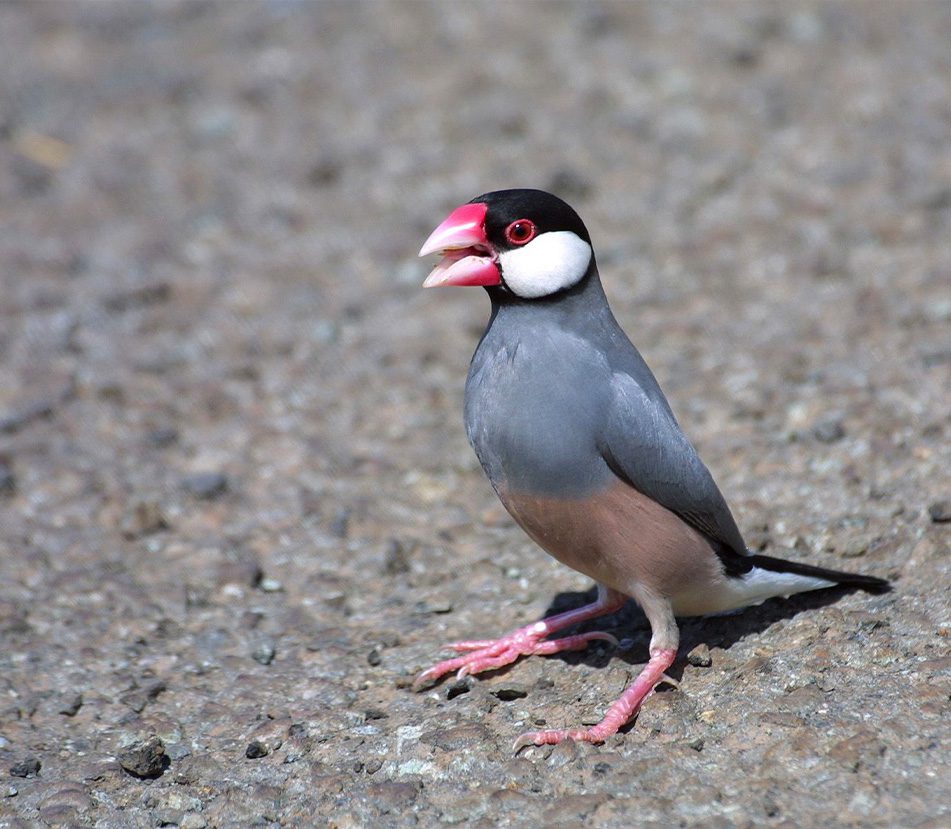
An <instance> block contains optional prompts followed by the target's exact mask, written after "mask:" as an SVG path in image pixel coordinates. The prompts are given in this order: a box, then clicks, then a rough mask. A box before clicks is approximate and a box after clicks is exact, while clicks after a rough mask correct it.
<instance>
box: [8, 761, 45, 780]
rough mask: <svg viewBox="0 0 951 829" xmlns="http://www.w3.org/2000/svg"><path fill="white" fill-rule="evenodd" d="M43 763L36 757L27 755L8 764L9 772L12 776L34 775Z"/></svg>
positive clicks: (38, 771)
mask: <svg viewBox="0 0 951 829" xmlns="http://www.w3.org/2000/svg"><path fill="white" fill-rule="evenodd" d="M42 767H43V764H42V763H41V762H40V761H39V760H38V759H37V758H36V757H27V758H26V759H25V760H20V762H19V763H14V764H13V765H12V766H10V774H12V775H13V776H14V777H36V776H37V775H38V774H39V773H40V769H41V768H42Z"/></svg>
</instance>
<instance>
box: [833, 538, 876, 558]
mask: <svg viewBox="0 0 951 829" xmlns="http://www.w3.org/2000/svg"><path fill="white" fill-rule="evenodd" d="M836 546H837V547H838V552H839V554H840V555H843V556H845V557H846V558H858V557H859V556H864V555H865V554H866V553H867V552H868V549H869V547H871V546H872V537H871V536H868V535H866V534H864V533H858V534H855V535H851V536H849V537H848V538H846V539H845V540H844V541H843V542H841V543H840V544H837V545H836Z"/></svg>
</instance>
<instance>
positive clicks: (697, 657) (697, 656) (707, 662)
mask: <svg viewBox="0 0 951 829" xmlns="http://www.w3.org/2000/svg"><path fill="white" fill-rule="evenodd" d="M687 662H688V663H689V664H690V665H693V666H694V667H695V668H709V667H710V666H711V665H712V664H713V657H711V656H710V646H709V645H707V644H706V643H704V642H701V643H700V644H699V645H697V647H695V648H694V649H693V650H691V651H690V653H688V654H687Z"/></svg>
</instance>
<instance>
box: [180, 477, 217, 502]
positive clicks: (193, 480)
mask: <svg viewBox="0 0 951 829" xmlns="http://www.w3.org/2000/svg"><path fill="white" fill-rule="evenodd" d="M182 487H183V488H184V489H185V491H186V492H187V493H188V494H189V495H193V496H194V497H195V498H202V499H205V500H210V499H212V498H218V497H219V496H221V495H224V494H225V493H226V492H227V491H228V478H227V476H226V475H225V474H224V473H223V472H196V473H195V474H193V475H186V476H185V477H184V478H183V479H182Z"/></svg>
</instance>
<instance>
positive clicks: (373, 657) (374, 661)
mask: <svg viewBox="0 0 951 829" xmlns="http://www.w3.org/2000/svg"><path fill="white" fill-rule="evenodd" d="M382 661H383V657H382V656H381V655H380V651H379V649H378V648H373V650H371V651H370V652H369V653H368V654H367V663H368V664H369V665H373V666H374V667H376V666H377V665H379V664H380V663H381V662H382Z"/></svg>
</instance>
